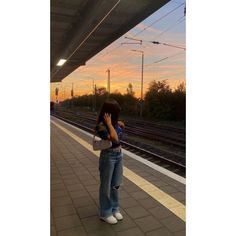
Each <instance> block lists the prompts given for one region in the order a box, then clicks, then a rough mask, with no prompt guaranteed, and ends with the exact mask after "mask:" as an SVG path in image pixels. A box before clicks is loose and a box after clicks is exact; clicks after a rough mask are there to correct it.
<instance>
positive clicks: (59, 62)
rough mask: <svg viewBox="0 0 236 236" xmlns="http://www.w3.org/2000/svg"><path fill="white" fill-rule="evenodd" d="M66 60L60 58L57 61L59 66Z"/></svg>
mask: <svg viewBox="0 0 236 236" xmlns="http://www.w3.org/2000/svg"><path fill="white" fill-rule="evenodd" d="M66 61H67V60H66V59H60V60H59V61H58V63H57V66H63V65H64V63H65V62H66Z"/></svg>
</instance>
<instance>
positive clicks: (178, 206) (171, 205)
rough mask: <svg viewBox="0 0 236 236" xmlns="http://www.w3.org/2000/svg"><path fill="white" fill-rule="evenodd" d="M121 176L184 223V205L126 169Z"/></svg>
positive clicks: (85, 145) (83, 144) (80, 141)
mask: <svg viewBox="0 0 236 236" xmlns="http://www.w3.org/2000/svg"><path fill="white" fill-rule="evenodd" d="M51 123H52V124H54V125H55V126H56V127H58V128H59V129H60V130H62V131H63V132H64V133H66V134H67V135H69V136H70V137H71V138H73V139H74V140H75V141H77V142H78V143H79V144H81V145H82V146H84V147H85V148H86V149H88V150H89V151H90V152H92V153H93V154H94V155H96V156H97V157H99V151H94V150H93V148H92V145H91V144H89V143H87V142H86V141H84V140H83V139H81V138H79V137H78V136H77V135H75V134H74V133H72V132H71V131H69V130H68V129H66V128H64V127H63V126H61V125H59V124H57V123H56V122H55V121H52V120H51ZM123 175H124V176H125V177H126V178H127V179H128V180H130V181H131V182H133V183H134V184H135V185H137V186H138V187H139V188H141V189H142V190H143V191H144V192H146V193H147V194H148V195H150V196H151V197H152V198H154V199H155V200H157V201H158V202H160V203H161V204H162V205H163V206H165V207H166V208H168V209H169V210H170V211H171V212H173V213H174V214H175V215H176V216H178V217H179V218H180V219H182V220H183V221H186V214H185V212H186V211H185V205H183V204H182V203H181V202H179V201H177V200H176V199H174V198H173V197H171V196H170V195H168V194H167V193H165V192H163V191H162V190H161V189H159V188H158V187H156V186H155V185H153V184H152V183H150V182H149V181H147V180H146V179H144V178H142V177H141V176H139V175H137V174H135V173H134V172H133V171H132V170H130V169H128V168H127V167H125V166H124V167H123Z"/></svg>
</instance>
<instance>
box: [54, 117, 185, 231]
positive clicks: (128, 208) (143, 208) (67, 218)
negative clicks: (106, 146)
mask: <svg viewBox="0 0 236 236" xmlns="http://www.w3.org/2000/svg"><path fill="white" fill-rule="evenodd" d="M91 142H92V137H91V134H88V133H87V132H85V131H83V130H80V129H79V128H76V127H73V126H72V125H70V124H67V123H65V122H63V121H61V120H58V119H57V118H55V117H51V236H87V235H88V236H96V235H101V236H113V235H118V236H121V235H122V236H126V235H127V236H128V235H135V236H141V235H146V236H184V235H185V179H184V178H182V177H180V176H177V175H175V174H173V173H171V172H169V171H167V170H165V169H163V168H161V167H159V166H157V165H155V164H152V163H149V162H148V161H146V160H143V158H140V157H138V156H137V155H135V154H133V153H130V152H129V151H126V150H124V151H123V152H124V177H123V184H122V185H121V187H120V206H121V209H120V210H121V212H122V214H123V216H124V219H123V220H122V221H119V222H118V223H117V224H115V225H109V224H107V223H105V222H103V221H101V220H100V219H99V216H98V212H99V203H98V190H99V170H98V160H99V159H98V157H99V152H96V151H93V150H92V146H91Z"/></svg>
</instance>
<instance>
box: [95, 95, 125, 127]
mask: <svg viewBox="0 0 236 236" xmlns="http://www.w3.org/2000/svg"><path fill="white" fill-rule="evenodd" d="M120 110H121V108H120V105H119V103H118V102H117V101H116V100H115V99H111V98H110V99H107V100H106V101H105V102H104V103H103V105H102V108H101V111H100V113H99V116H98V123H99V122H103V123H104V118H103V116H104V114H105V113H109V114H111V123H112V125H113V127H116V125H117V122H118V119H119V115H120ZM104 124H105V123H104Z"/></svg>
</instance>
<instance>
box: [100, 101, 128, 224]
mask: <svg viewBox="0 0 236 236" xmlns="http://www.w3.org/2000/svg"><path fill="white" fill-rule="evenodd" d="M119 114H120V106H119V104H118V103H117V102H116V101H115V100H114V99H109V100H107V101H105V102H104V104H103V106H102V109H101V111H100V114H99V116H98V120H97V125H96V132H97V134H98V135H99V136H100V138H102V139H105V140H106V139H108V140H110V141H111V142H112V146H111V147H110V148H108V149H104V150H102V151H101V153H100V159H99V171H100V188H99V203H100V218H101V219H102V220H104V221H106V222H107V223H109V224H116V223H117V222H118V221H117V220H122V219H123V216H122V214H121V213H120V211H119V195H118V194H119V193H118V189H119V187H120V184H121V182H122V173H123V161H122V159H123V154H122V151H121V145H120V139H121V136H122V132H123V128H124V123H123V122H121V121H118V118H119Z"/></svg>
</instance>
